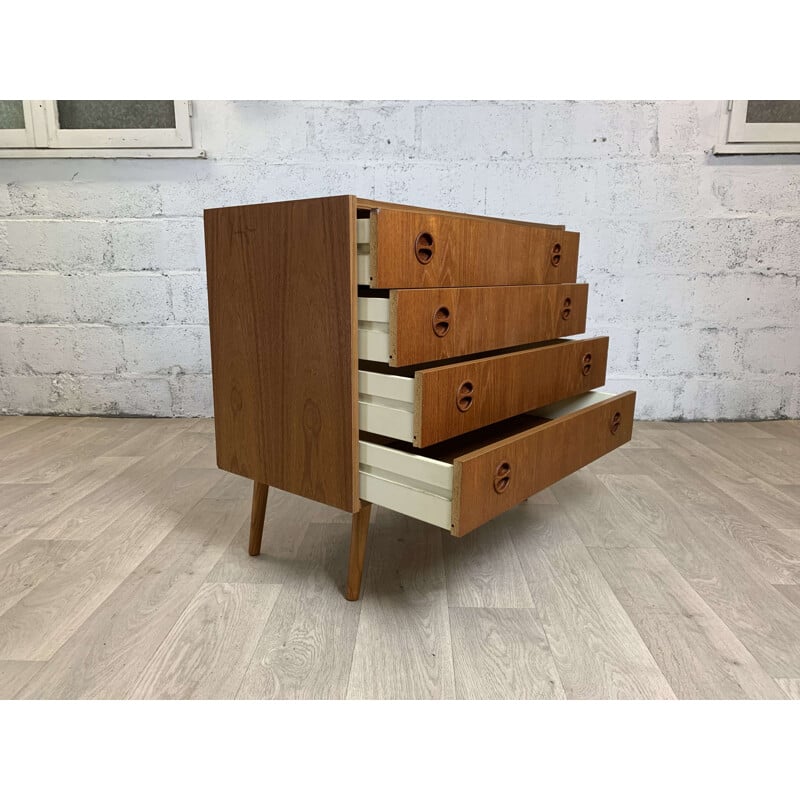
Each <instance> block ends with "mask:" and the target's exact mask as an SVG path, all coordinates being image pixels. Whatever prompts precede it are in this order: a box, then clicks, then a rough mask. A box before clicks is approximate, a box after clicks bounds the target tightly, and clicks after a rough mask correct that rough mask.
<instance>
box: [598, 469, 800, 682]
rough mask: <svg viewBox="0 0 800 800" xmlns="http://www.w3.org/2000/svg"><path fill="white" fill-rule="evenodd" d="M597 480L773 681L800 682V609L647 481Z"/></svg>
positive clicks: (741, 552)
mask: <svg viewBox="0 0 800 800" xmlns="http://www.w3.org/2000/svg"><path fill="white" fill-rule="evenodd" d="M601 480H602V481H603V482H604V483H605V485H606V486H607V487H608V488H609V489H610V491H611V492H612V493H613V494H614V496H615V497H616V498H617V499H618V500H619V501H620V502H621V503H623V504H625V505H626V506H627V507H628V508H629V509H630V510H631V512H632V513H634V514H636V515H637V516H638V517H639V519H640V520H641V523H642V525H644V526H646V527H647V528H648V529H649V530H650V531H651V538H652V539H653V542H654V543H655V544H656V546H657V547H658V548H659V549H660V550H661V551H662V552H663V553H664V554H665V555H666V556H667V558H668V559H669V560H670V561H671V562H672V564H673V565H674V566H675V568H676V569H677V570H678V572H679V573H680V574H681V575H683V577H684V578H685V579H686V580H687V581H688V582H689V584H691V586H692V587H693V588H694V590H695V591H696V592H697V593H698V594H699V595H700V596H701V597H702V598H703V600H705V601H706V603H707V604H708V605H709V607H710V608H711V609H712V610H713V611H714V613H716V615H717V616H718V617H719V618H720V619H721V620H722V621H723V622H724V623H725V624H726V625H727V626H728V627H729V628H730V629H731V630H732V631H733V633H734V634H735V635H736V636H737V637H738V638H739V640H740V641H741V642H742V643H743V644H744V645H745V647H747V649H748V650H749V651H750V652H751V653H752V654H753V655H754V656H755V657H756V659H757V660H758V662H759V663H760V664H761V666H762V667H764V669H765V670H766V671H767V672H768V673H769V674H770V675H771V676H772V677H795V676H797V677H800V609H797V608H796V607H794V606H793V605H792V604H791V603H790V602H789V601H788V600H787V599H786V598H784V597H783V596H782V595H781V593H780V592H779V591H777V589H775V588H774V587H773V586H771V585H770V584H769V583H767V582H766V581H764V580H762V579H760V578H759V577H758V565H757V562H755V561H754V560H753V559H752V558H751V557H750V556H748V554H747V553H746V552H745V551H744V550H743V549H742V548H740V547H737V546H736V545H735V544H733V543H731V542H730V540H729V539H728V538H727V537H726V536H724V535H723V534H720V533H719V532H718V531H716V530H714V529H713V528H709V527H707V526H706V525H704V524H702V523H701V522H698V521H697V519H696V517H694V515H693V514H692V512H691V511H690V510H688V511H687V510H686V509H685V508H684V507H683V505H681V504H679V503H677V502H676V501H675V500H673V498H672V497H670V496H669V495H668V494H667V493H666V492H665V491H664V490H663V489H662V488H661V487H660V486H659V485H658V484H656V483H655V481H653V479H652V478H650V477H648V476H635V475H607V476H602V477H601Z"/></svg>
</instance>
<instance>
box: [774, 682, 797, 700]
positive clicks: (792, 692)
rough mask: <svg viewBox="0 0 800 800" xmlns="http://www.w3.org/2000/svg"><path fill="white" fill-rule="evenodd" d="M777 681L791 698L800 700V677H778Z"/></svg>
mask: <svg viewBox="0 0 800 800" xmlns="http://www.w3.org/2000/svg"><path fill="white" fill-rule="evenodd" d="M775 683H777V684H778V686H780V687H781V690H782V691H783V693H784V694H785V695H786V696H787V697H788V698H789V699H790V700H800V679H798V678H776V679H775Z"/></svg>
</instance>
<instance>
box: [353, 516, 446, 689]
mask: <svg viewBox="0 0 800 800" xmlns="http://www.w3.org/2000/svg"><path fill="white" fill-rule="evenodd" d="M364 583H365V587H364V596H363V597H362V599H361V616H360V618H359V623H358V636H357V638H356V646H355V652H354V653H353V663H352V667H351V671H350V684H349V688H348V693H347V696H348V698H351V699H353V698H355V699H389V698H395V699H409V698H416V699H443V698H452V697H453V696H454V692H455V689H454V678H453V661H452V652H451V645H450V626H449V623H448V611H447V590H446V588H445V577H444V567H443V564H442V537H441V533H440V532H439V531H437V530H435V529H434V528H431V527H430V526H427V525H421V524H420V523H418V522H415V521H414V520H411V519H409V518H408V517H405V516H402V515H400V514H396V513H394V512H391V511H386V510H384V509H379V510H378V513H377V514H376V520H375V523H374V529H373V531H372V547H371V548H370V561H369V569H368V570H367V573H366V575H365V578H364ZM388 653H391V654H392V657H391V658H387V654H388Z"/></svg>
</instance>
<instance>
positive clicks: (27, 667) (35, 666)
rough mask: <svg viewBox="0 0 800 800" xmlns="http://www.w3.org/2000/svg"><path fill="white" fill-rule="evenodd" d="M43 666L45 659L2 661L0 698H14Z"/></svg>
mask: <svg viewBox="0 0 800 800" xmlns="http://www.w3.org/2000/svg"><path fill="white" fill-rule="evenodd" d="M43 666H44V662H43V661H0V700H13V699H14V698H15V697H16V696H17V694H18V693H19V692H21V691H22V690H23V689H24V687H25V686H27V685H28V683H29V682H30V680H31V679H32V678H33V677H34V676H35V675H36V674H37V673H38V672H39V670H41V669H42V667H43Z"/></svg>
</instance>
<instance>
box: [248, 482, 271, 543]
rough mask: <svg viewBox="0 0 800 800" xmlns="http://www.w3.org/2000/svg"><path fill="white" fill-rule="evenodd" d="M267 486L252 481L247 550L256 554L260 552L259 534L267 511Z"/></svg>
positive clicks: (261, 533)
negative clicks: (251, 503) (251, 506)
mask: <svg viewBox="0 0 800 800" xmlns="http://www.w3.org/2000/svg"><path fill="white" fill-rule="evenodd" d="M268 492H269V486H268V485H267V484H266V483H259V482H258V481H253V508H252V511H251V512H250V546H249V547H248V548H247V552H248V553H250V555H251V556H257V555H258V554H259V553H260V552H261V536H262V535H263V533H264V515H265V514H266V512H267V493H268Z"/></svg>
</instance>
